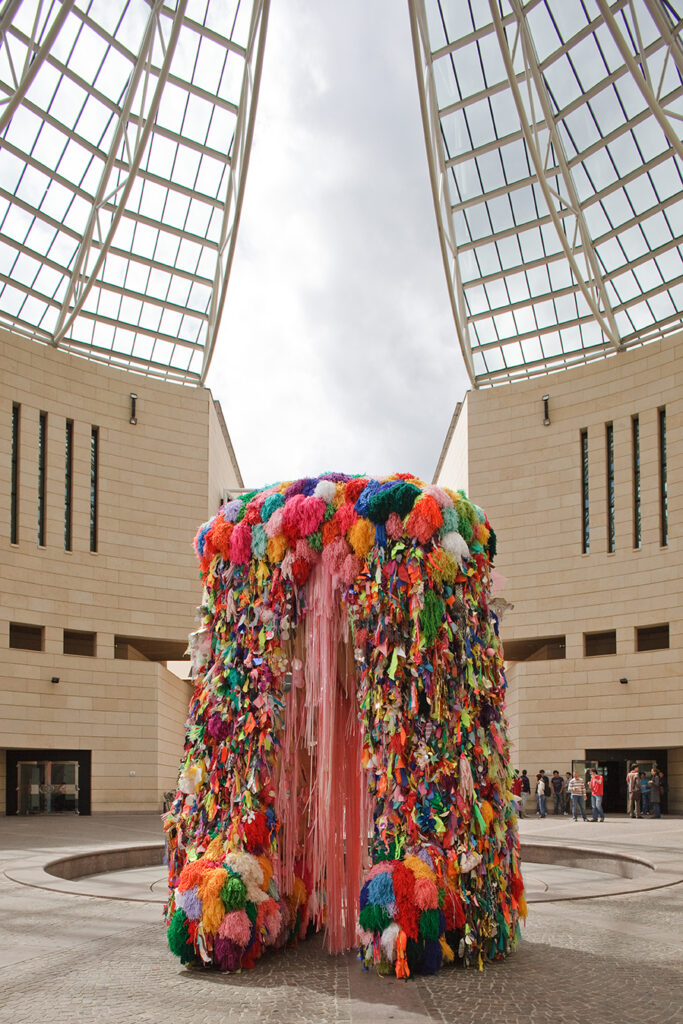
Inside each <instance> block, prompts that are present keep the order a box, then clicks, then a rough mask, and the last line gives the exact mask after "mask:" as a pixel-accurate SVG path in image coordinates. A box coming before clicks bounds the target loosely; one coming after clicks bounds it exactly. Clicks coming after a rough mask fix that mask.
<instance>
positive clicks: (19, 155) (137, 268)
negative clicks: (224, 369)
mask: <svg viewBox="0 0 683 1024" xmlns="http://www.w3.org/2000/svg"><path fill="white" fill-rule="evenodd" d="M108 6H109V10H108V12H107V14H108V15H111V18H110V22H109V23H108V24H104V23H100V22H99V21H97V20H95V18H94V16H93V10H94V9H93V8H92V5H91V4H90V3H88V2H87V0H61V2H60V0H55V2H52V3H47V2H44V0H32V2H31V0H29V2H27V0H24V3H23V4H22V3H21V2H20V0H7V2H6V3H5V4H4V5H3V6H2V7H1V8H0V168H1V167H2V166H3V162H4V163H5V167H9V166H10V163H9V162H10V160H11V166H12V168H14V170H15V174H14V180H12V174H11V172H10V171H7V173H3V172H2V171H0V326H4V327H6V328H8V329H10V330H13V331H16V332H17V333H20V334H22V335H23V336H26V337H31V338H34V339H35V340H38V341H42V342H44V343H47V344H51V345H54V346H60V347H62V348H64V349H67V350H70V351H73V352H74V353H76V354H78V355H81V356H84V357H86V358H90V359H94V360H97V361H101V362H105V363H108V364H111V365H116V366H122V367H128V368H131V369H134V370H136V371H137V372H142V373H147V374H149V375H152V376H157V377H165V378H168V379H172V380H176V381H179V382H183V383H195V384H196V383H203V382H204V381H205V379H206V374H207V372H208V369H209V365H210V361H211V356H212V354H213V351H214V348H215V344H216V337H217V333H218V330H219V325H220V320H221V313H222V310H223V306H224V303H225V294H226V289H227V284H228V278H229V272H230V266H231V262H232V257H233V253H234V247H235V241H236V233H237V226H238V223H239V217H240V211H241V206H242V201H243V196H244V187H245V180H246V172H247V168H248V163H249V152H250V147H251V141H252V135H253V126H254V116H255V110H256V102H257V97H258V90H259V84H260V77H261V68H262V63H263V50H264V43H265V33H266V26H267V18H268V9H269V0H251V2H248V0H247V2H245V0H241V3H237V2H235V0H232V2H230V0H226V2H225V3H224V4H222V5H221V11H220V13H221V18H220V20H219V19H217V16H216V12H217V10H218V8H217V7H216V5H213V4H211V3H210V0H173V2H169V0H111V3H110V4H109V5H108ZM212 8H213V9H212ZM100 10H103V9H100ZM104 10H106V8H105V9H104ZM231 10H232V13H231ZM105 16H106V15H105ZM217 26H218V27H217ZM93 51H95V52H96V53H97V59H94V58H93V59H90V57H91V52H93ZM86 69H87V70H86ZM55 82H56V84H55ZM62 83H63V84H62ZM62 89H66V90H67V91H66V92H65V94H64V95H65V96H66V97H67V98H68V99H69V101H70V102H69V105H68V106H65V104H66V100H64V99H62V96H61V92H60V90H62ZM69 90H71V91H69ZM169 90H173V92H172V93H169ZM72 97H75V99H74V100H73V101H72ZM60 101H61V104H60ZM65 109H66V110H67V111H68V113H66V114H65V113H64V111H65ZM36 124H38V125H40V126H41V127H39V128H38V130H36V127H35V126H36ZM47 133H51V134H50V135H49V138H50V140H51V141H53V142H54V145H53V146H52V147H50V146H48V145H46V144H45V139H46V138H48V134H47ZM3 154H4V155H3ZM36 186H37V190H36ZM55 209H57V210H58V212H57V213H55Z"/></svg>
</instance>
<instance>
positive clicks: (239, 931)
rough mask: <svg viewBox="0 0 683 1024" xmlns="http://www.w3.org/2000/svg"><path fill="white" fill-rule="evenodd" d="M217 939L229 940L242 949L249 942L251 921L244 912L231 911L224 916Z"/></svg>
mask: <svg viewBox="0 0 683 1024" xmlns="http://www.w3.org/2000/svg"><path fill="white" fill-rule="evenodd" d="M218 937H219V938H221V939H230V941H231V942H234V943H235V945H236V946H242V947H243V948H244V947H246V946H248V945H249V942H250V941H251V921H250V920H249V918H248V917H247V914H246V912H245V911H244V910H233V911H231V912H230V913H229V914H226V915H225V917H224V918H223V920H222V921H221V926H220V928H219V929H218Z"/></svg>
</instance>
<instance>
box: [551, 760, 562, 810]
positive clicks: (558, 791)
mask: <svg viewBox="0 0 683 1024" xmlns="http://www.w3.org/2000/svg"><path fill="white" fill-rule="evenodd" d="M550 785H551V787H552V792H553V800H554V803H553V814H562V803H563V793H564V779H563V778H562V776H561V775H560V773H559V772H558V770H557V768H555V770H554V771H553V774H552V776H551V779H550Z"/></svg>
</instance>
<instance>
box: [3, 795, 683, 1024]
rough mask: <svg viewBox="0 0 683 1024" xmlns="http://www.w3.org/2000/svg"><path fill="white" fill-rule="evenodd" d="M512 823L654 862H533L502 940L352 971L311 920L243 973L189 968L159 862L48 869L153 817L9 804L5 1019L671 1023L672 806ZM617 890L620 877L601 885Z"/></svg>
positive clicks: (127, 834) (125, 837) (676, 901)
mask: <svg viewBox="0 0 683 1024" xmlns="http://www.w3.org/2000/svg"><path fill="white" fill-rule="evenodd" d="M520 825H521V832H522V839H523V843H526V844H537V843H552V844H556V845H557V846H560V847H562V848H564V853H565V854H566V853H567V851H568V850H569V848H570V847H572V846H579V847H582V848H583V849H584V850H587V851H591V850H594V851H620V852H623V853H627V854H629V856H631V857H632V858H635V859H637V860H639V861H642V862H643V863H644V864H646V865H647V864H650V865H653V866H654V868H655V869H656V870H654V871H652V870H650V869H649V868H647V867H644V868H643V869H642V871H641V870H640V869H639V873H637V874H636V877H634V878H623V877H621V876H620V874H618V873H612V874H610V873H609V872H605V871H600V872H598V871H595V870H592V867H591V866H590V862H589V866H588V867H586V868H584V867H576V866H573V867H567V866H558V865H553V864H540V863H537V864H536V863H535V864H531V863H527V865H526V868H525V878H526V882H527V887H528V892H529V898H530V905H529V917H528V920H527V923H526V926H525V928H524V933H523V940H522V942H521V944H520V946H519V949H518V951H517V953H516V954H515V955H514V956H512V957H510V958H509V959H508V960H506V961H503V962H502V963H499V964H492V965H489V966H488V967H487V968H486V970H485V971H484V972H483V973H480V972H478V971H474V970H467V971H465V970H462V969H458V968H451V969H446V970H443V971H441V972H440V973H439V974H438V975H436V976H435V977H423V978H418V979H416V980H411V981H410V982H408V983H402V982H397V981H395V980H393V979H381V978H379V977H378V976H377V975H376V974H375V973H374V972H367V971H363V969H362V968H361V966H360V964H359V963H358V961H357V960H356V957H355V955H353V954H348V955H346V956H338V957H330V956H328V955H327V954H326V953H325V952H324V950H323V946H322V941H321V939H320V938H319V937H318V938H316V939H314V940H311V941H309V942H306V943H302V944H301V945H299V946H298V947H296V948H294V949H291V950H287V951H285V952H283V953H279V954H275V955H273V956H267V957H265V958H264V959H262V960H261V961H260V962H259V964H258V965H257V967H256V969H255V970H253V971H246V972H244V973H242V974H238V975H222V974H218V973H214V972H203V971H199V972H196V971H188V970H186V969H184V968H182V967H181V966H180V965H179V962H178V960H176V958H175V957H173V956H172V955H171V954H170V953H169V951H168V948H167V946H166V942H165V934H164V925H163V921H162V916H161V909H162V904H163V899H164V895H165V894H164V871H163V868H161V867H158V866H157V867H145V868H139V869H136V870H131V871H126V872H116V873H113V874H107V875H99V876H89V877H87V878H81V879H79V880H73V881H66V880H64V879H60V878H55V877H54V876H51V875H46V874H45V872H44V870H43V868H44V865H45V864H46V863H48V862H49V861H52V860H55V859H56V858H58V857H60V856H66V855H70V854H72V853H78V852H83V851H96V850H98V849H111V848H115V847H124V846H133V845H143V846H144V845H145V844H153V843H155V842H158V841H159V839H160V829H159V823H158V819H156V818H155V817H154V816H152V815H96V816H93V817H92V818H73V817H69V818H66V817H60V818H52V819H48V818H42V819H29V818H5V819H3V820H2V824H1V826H0V978H1V979H2V987H1V992H2V997H1V998H0V1021H1V1022H8V1024H10V1022H11V1024H43V1022H45V1024H47V1022H48V1021H50V1022H51V1021H59V1022H60V1024H72V1022H73V1024H76V1022H87V1024H90V1022H93V1024H95V1022H98V1024H100V1022H102V1024H109V1022H111V1024H142V1022H150V1024H151V1022H155V1024H156V1022H166V1021H168V1022H172V1024H185V1022H187V1024H205V1022H206V1024H221V1022H223V1021H226V1022H232V1021H245V1022H247V1021H248V1022H258V1021H272V1022H278V1024H300V1022H301V1024H308V1022H310V1024H316V1022H335V1024H336V1022H340V1024H341V1022H344V1024H347V1022H348V1024H360V1022H368V1024H370V1022H372V1024H384V1022H385V1021H392V1022H394V1024H418V1022H420V1021H440V1022H457V1024H683V884H682V883H681V882H680V881H677V879H681V878H683V854H682V853H681V850H682V848H683V819H680V818H667V819H662V820H660V821H651V820H640V821H631V820H629V819H627V818H625V817H620V818H611V819H608V821H607V822H606V823H605V824H604V825H603V824H595V825H594V824H592V823H588V824H585V825H584V824H583V822H579V823H574V822H573V821H571V819H567V818H557V819H553V818H548V819H546V820H545V821H539V820H537V819H525V820H524V821H522V822H521V823H520ZM17 879H19V881H17ZM45 885H48V886H50V888H45V887H44V886H45ZM646 885H647V886H653V885H659V886H661V887H659V888H647V889H643V886H646ZM611 892H620V893H621V894H620V895H599V893H611ZM568 895H572V896H575V897H577V898H574V899H567V898H566V897H567V896H568Z"/></svg>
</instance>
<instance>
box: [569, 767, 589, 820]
mask: <svg viewBox="0 0 683 1024" xmlns="http://www.w3.org/2000/svg"><path fill="white" fill-rule="evenodd" d="M567 788H568V789H569V795H570V797H571V798H572V816H573V818H574V821H578V820H579V819H578V812H579V811H581V817H582V818H583V820H584V821H587V820H588V819H587V818H586V809H585V807H584V800H585V799H586V786H585V783H584V781H583V779H582V778H581V776H580V775H579V773H578V772H574V778H573V779H570V780H569V786H568V787H567Z"/></svg>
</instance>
